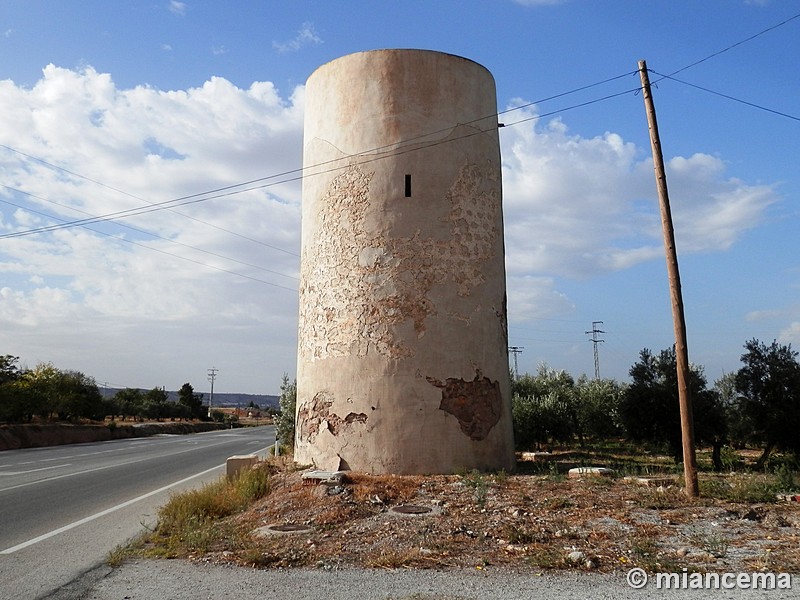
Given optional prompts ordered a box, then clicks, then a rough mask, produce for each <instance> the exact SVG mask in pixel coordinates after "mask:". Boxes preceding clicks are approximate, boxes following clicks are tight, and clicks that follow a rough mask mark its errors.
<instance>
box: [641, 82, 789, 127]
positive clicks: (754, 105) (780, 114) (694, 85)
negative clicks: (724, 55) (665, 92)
mask: <svg viewBox="0 0 800 600" xmlns="http://www.w3.org/2000/svg"><path fill="white" fill-rule="evenodd" d="M648 71H650V72H651V73H654V74H655V75H658V76H659V77H661V80H664V79H669V80H670V81H674V82H676V83H682V84H683V85H688V86H689V87H693V88H696V89H698V90H702V91H704V92H708V93H709V94H714V95H715V96H720V97H722V98H727V99H728V100H733V101H734V102H739V103H740V104H745V105H747V106H751V107H753V108H757V109H759V110H763V111H766V112H769V113H772V114H774V115H779V116H781V117H786V118H787V119H792V120H794V121H800V117H796V116H794V115H790V114H788V113H784V112H781V111H779V110H774V109H771V108H767V107H766V106H761V105H760V104H755V103H753V102H748V101H747V100H742V99H740V98H736V97H734V96H729V95H728V94H723V93H722V92H715V91H714V90H710V89H708V88H706V87H703V86H700V85H696V84H694V83H689V82H688V81H682V80H680V79H676V78H675V77H673V76H672V75H663V74H661V73H658V72H657V71H653V70H652V69H648Z"/></svg>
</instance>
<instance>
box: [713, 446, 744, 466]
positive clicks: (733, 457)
mask: <svg viewBox="0 0 800 600" xmlns="http://www.w3.org/2000/svg"><path fill="white" fill-rule="evenodd" d="M719 458H720V461H721V462H722V468H723V469H725V470H726V471H728V472H731V471H738V470H739V469H741V468H742V465H743V464H744V462H743V461H742V459H741V457H740V456H739V454H738V453H737V452H736V450H734V449H733V448H731V447H730V446H723V447H722V450H720V454H719Z"/></svg>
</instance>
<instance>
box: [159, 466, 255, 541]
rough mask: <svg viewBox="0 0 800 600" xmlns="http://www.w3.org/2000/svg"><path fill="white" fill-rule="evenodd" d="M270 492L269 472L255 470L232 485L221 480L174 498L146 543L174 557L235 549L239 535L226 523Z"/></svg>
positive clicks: (238, 478) (166, 506) (238, 477)
mask: <svg viewBox="0 0 800 600" xmlns="http://www.w3.org/2000/svg"><path fill="white" fill-rule="evenodd" d="M269 489H270V483H269V472H268V471H267V470H266V469H262V468H253V469H247V470H245V471H242V472H241V473H240V474H239V476H237V477H236V478H234V479H232V480H230V481H229V480H227V479H224V478H221V479H219V480H218V481H216V482H214V483H211V484H206V485H204V486H203V487H202V488H200V489H196V490H188V491H186V492H183V493H180V494H175V495H173V496H172V497H171V498H170V499H169V501H168V502H167V503H166V504H165V505H164V506H162V507H161V509H159V512H158V522H157V524H156V527H155V530H154V531H153V532H152V533H151V534H149V535H146V536H145V540H146V541H153V542H157V543H158V545H160V546H161V547H162V549H164V551H165V553H166V554H167V555H171V556H179V555H182V554H184V553H186V552H189V551H199V552H207V551H208V550H209V549H211V548H212V547H214V545H216V544H218V543H220V542H225V543H227V544H228V545H229V546H233V547H236V546H237V545H240V542H239V540H238V539H237V536H236V533H235V531H234V529H233V527H232V525H230V524H228V523H226V522H225V521H223V519H224V518H225V517H229V516H230V515H233V514H235V513H237V512H239V511H241V510H243V509H244V508H246V507H247V506H248V505H249V504H250V503H251V502H253V501H254V500H258V499H259V498H262V497H264V496H265V495H266V494H268V493H269Z"/></svg>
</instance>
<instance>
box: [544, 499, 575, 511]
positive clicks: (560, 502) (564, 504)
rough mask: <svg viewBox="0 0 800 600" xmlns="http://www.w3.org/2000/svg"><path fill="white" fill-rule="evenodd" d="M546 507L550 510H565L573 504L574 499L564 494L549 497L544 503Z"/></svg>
mask: <svg viewBox="0 0 800 600" xmlns="http://www.w3.org/2000/svg"><path fill="white" fill-rule="evenodd" d="M542 506H543V507H544V508H546V509H547V510H550V511H556V510H564V509H567V508H571V507H572V506H573V502H572V500H570V499H569V498H565V497H563V496H561V497H556V498H548V499H547V500H545V501H544V503H543V504H542Z"/></svg>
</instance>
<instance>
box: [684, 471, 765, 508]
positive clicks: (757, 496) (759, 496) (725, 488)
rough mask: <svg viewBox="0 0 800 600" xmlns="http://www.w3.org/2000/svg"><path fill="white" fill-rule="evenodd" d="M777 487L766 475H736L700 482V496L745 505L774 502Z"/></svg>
mask: <svg viewBox="0 0 800 600" xmlns="http://www.w3.org/2000/svg"><path fill="white" fill-rule="evenodd" d="M778 487H779V486H778V485H776V484H775V483H774V482H773V481H772V478H771V477H769V476H767V475H736V476H732V477H726V478H721V477H715V478H711V479H701V480H700V494H701V495H702V496H704V497H709V498H716V499H717V500H728V501H730V502H741V503H747V504H753V503H759V502H775V501H776V492H777V491H778Z"/></svg>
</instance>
